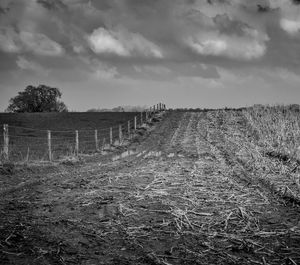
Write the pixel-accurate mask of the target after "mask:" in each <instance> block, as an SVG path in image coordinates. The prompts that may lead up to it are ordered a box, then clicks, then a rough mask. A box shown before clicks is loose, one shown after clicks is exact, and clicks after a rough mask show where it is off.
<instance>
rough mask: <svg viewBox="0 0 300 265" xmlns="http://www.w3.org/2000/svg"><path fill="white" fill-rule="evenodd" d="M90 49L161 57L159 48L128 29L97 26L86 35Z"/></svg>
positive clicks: (118, 53)
mask: <svg viewBox="0 0 300 265" xmlns="http://www.w3.org/2000/svg"><path fill="white" fill-rule="evenodd" d="M88 41H89V44H90V47H91V49H92V50H93V51H94V52H95V53H98V54H105V53H108V54H116V55H119V56H124V57H127V56H134V55H140V56H145V57H156V58H161V57H162V53H161V51H160V49H159V48H158V47H157V46H156V45H155V44H154V43H152V42H150V41H148V40H147V39H145V38H144V37H143V36H142V35H140V34H136V33H131V32H128V31H125V30H124V31H120V30H119V31H109V30H106V29H104V28H98V29H96V30H94V31H93V33H92V34H91V35H90V36H89V37H88Z"/></svg>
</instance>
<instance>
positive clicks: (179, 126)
mask: <svg viewBox="0 0 300 265" xmlns="http://www.w3.org/2000/svg"><path fill="white" fill-rule="evenodd" d="M236 115H237V118H236V120H235V121H234V123H233V122H232V121H230V120H228V119H226V117H225V118H224V115H223V114H222V115H221V114H220V112H213V111H211V112H205V113H204V112H199V113H193V112H188V113H187V112H186V113H184V112H170V113H167V114H166V115H165V117H164V119H163V121H161V122H160V123H158V124H157V125H156V126H155V128H154V129H153V130H150V131H149V132H144V133H141V136H139V137H137V138H136V139H135V140H134V141H132V143H131V144H130V145H129V146H128V147H127V148H129V149H130V150H132V153H130V155H128V156H125V155H123V156H121V155H120V156H119V157H117V158H116V156H115V155H116V154H108V155H106V156H102V155H96V156H93V157H91V158H85V160H84V162H82V163H81V162H79V163H74V164H59V165H49V166H43V167H40V166H39V167H33V166H31V167H28V168H25V167H22V168H18V167H16V168H12V169H10V168H9V166H8V169H7V170H6V171H5V170H3V171H2V173H1V177H0V182H1V185H0V195H1V199H0V261H1V262H0V263H1V264H18V265H19V264H84V265H93V264H95V265H96V264H107V265H112V264H122V265H127V264H151V265H154V264H155V265H156V264H159V265H160V264H164V265H168V264H174V265H175V264H300V208H299V204H298V203H297V200H296V199H295V200H290V197H287V196H284V195H285V193H284V194H283V193H280V192H278V191H277V189H276V188H274V185H275V184H276V183H277V182H274V183H275V184H274V185H272V183H271V181H272V180H274V181H275V180H276V178H277V179H279V178H280V177H282V176H279V174H278V176H277V175H276V171H274V172H273V173H272V176H273V177H272V179H271V180H266V181H263V177H264V176H265V175H264V174H263V172H262V171H261V170H260V169H257V167H254V166H253V163H252V166H251V165H249V163H247V161H250V158H248V156H247V153H245V152H242V151H243V150H242V148H241V147H240V145H241V141H245V142H246V141H248V142H249V146H250V143H251V145H252V147H253V145H254V147H255V140H254V139H252V138H251V137H252V136H251V135H247V133H248V130H247V123H246V121H245V120H244V117H243V116H242V114H236ZM249 148H250V147H249ZM257 148H259V147H257ZM122 151H124V150H120V151H119V153H121V152H122ZM264 159H269V160H270V163H274V161H273V160H272V159H273V158H272V157H266V158H264ZM264 161H265V160H264ZM286 166H287V167H292V165H286ZM290 189H291V190H292V187H291V188H290ZM295 194H296V193H295V191H294V195H295Z"/></svg>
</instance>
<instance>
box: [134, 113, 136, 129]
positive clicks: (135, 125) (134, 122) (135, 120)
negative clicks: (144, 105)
mask: <svg viewBox="0 0 300 265" xmlns="http://www.w3.org/2000/svg"><path fill="white" fill-rule="evenodd" d="M134 130H135V131H136V116H134Z"/></svg>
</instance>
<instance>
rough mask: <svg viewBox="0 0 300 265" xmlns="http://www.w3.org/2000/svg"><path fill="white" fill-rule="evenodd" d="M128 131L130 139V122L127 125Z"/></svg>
mask: <svg viewBox="0 0 300 265" xmlns="http://www.w3.org/2000/svg"><path fill="white" fill-rule="evenodd" d="M127 130H128V138H129V139H130V136H131V135H130V121H128V125H127Z"/></svg>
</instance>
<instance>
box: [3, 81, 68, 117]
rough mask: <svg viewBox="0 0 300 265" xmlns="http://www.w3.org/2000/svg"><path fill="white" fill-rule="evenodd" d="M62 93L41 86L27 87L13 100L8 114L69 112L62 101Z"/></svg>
mask: <svg viewBox="0 0 300 265" xmlns="http://www.w3.org/2000/svg"><path fill="white" fill-rule="evenodd" d="M61 96H62V93H61V92H60V91H59V89H58V88H55V87H49V86H46V85H39V86H37V87H34V86H27V87H26V88H25V90H24V91H21V92H18V95H17V96H15V97H13V98H11V99H10V101H9V106H8V107H7V109H6V111H7V112H17V113H21V112H67V111H68V108H67V106H66V105H65V103H64V102H62V101H61V100H60V98H61Z"/></svg>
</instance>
